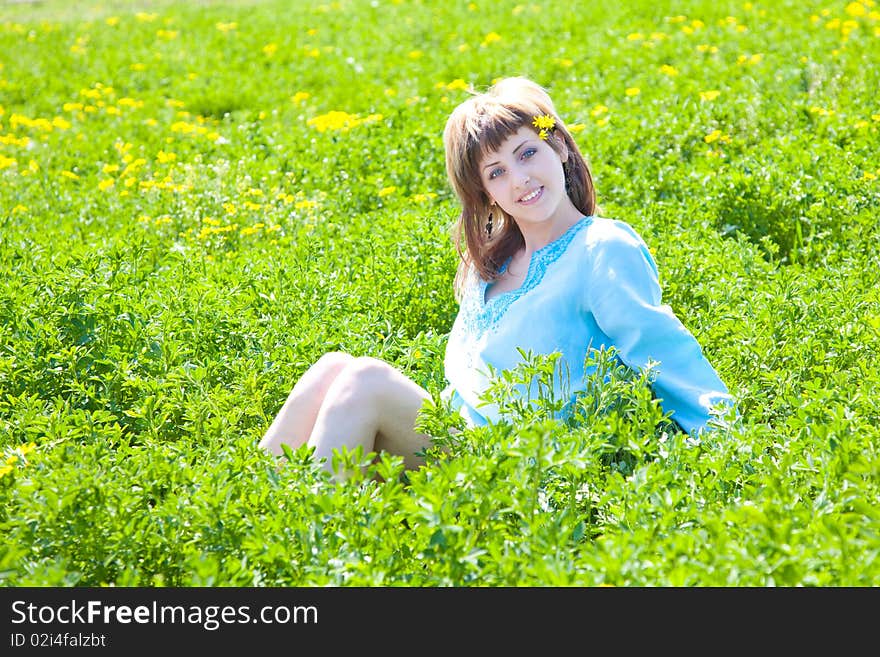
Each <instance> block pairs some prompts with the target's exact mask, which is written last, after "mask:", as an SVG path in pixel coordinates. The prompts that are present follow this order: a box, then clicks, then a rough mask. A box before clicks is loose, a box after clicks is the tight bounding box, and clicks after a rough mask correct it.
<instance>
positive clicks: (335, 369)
mask: <svg viewBox="0 0 880 657" xmlns="http://www.w3.org/2000/svg"><path fill="white" fill-rule="evenodd" d="M355 360H356V359H355V357H354V356H352V355H351V354H347V353H345V352H344V351H328V352H327V353H326V354H324V355H323V356H321V357H320V358H319V359H318V360H317V361H315V364H314V365H313V366H312V367H314V368H315V369H317V370H318V371H320V372H322V373H328V374H331V375H333V376H335V375H337V374H339V373H340V372H341V371H342V370H343V369H345V368H346V367H347V366H348V365H350V364H351V363H352V362H354V361H355Z"/></svg>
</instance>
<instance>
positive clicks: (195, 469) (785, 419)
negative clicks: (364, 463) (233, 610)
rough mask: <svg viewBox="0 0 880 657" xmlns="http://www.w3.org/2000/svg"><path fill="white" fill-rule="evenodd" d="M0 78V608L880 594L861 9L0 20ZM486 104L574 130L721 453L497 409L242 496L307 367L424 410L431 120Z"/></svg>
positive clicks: (441, 246)
mask: <svg viewBox="0 0 880 657" xmlns="http://www.w3.org/2000/svg"><path fill="white" fill-rule="evenodd" d="M491 35H497V37H500V38H496V37H495V36H491ZM0 53H2V54H0V327H2V333H0V336H2V337H0V340H2V341H0V447H2V459H3V460H2V465H0V468H2V469H0V472H2V473H3V474H2V476H0V502H2V506H0V527H2V534H3V540H2V541H0V578H2V582H3V584H4V585H6V586H26V585H37V586H43V585H62V586H80V585H95V586H97V585H107V584H116V585H140V586H154V585H173V586H196V585H205V584H213V585H231V586H241V585H258V586H262V585H267V586H268V585H282V586H295V585H325V584H330V585H394V586H467V585H486V586H497V585H579V586H582V585H586V586H590V585H599V584H610V585H617V586H642V585H646V586H663V585H673V586H679V585H681V586H802V585H803V586H866V585H868V586H870V585H876V584H877V583H878V581H880V476H878V475H880V455H878V444H880V433H878V431H880V429H878V427H880V402H878V395H877V391H878V390H880V375H878V373H877V369H876V364H877V363H878V362H880V358H878V351H880V333H878V332H880V293H878V290H880V285H878V283H880V275H878V271H880V257H878V250H877V248H876V245H877V243H878V239H880V230H878V220H877V217H878V212H880V161H878V159H877V153H878V152H880V136H878V131H880V103H878V101H877V94H876V90H877V89H878V88H880V80H878V76H880V66H878V64H880V7H878V6H876V5H874V3H872V2H869V1H868V0H864V1H863V2H853V3H846V2H822V3H820V2H813V1H812V0H810V1H807V2H802V1H798V2H795V1H794V0H791V1H780V2H766V3H753V4H749V3H743V2H723V1H722V2H717V1H716V2H705V1H697V0H694V1H691V2H677V3H669V2H655V1H653V0H652V1H645V2H628V3H599V4H598V5H597V4H596V3H549V2H540V3H528V2H524V3H516V2H506V1H504V0H501V1H499V2H493V3H491V4H490V3H483V2H476V3H472V4H471V5H470V6H469V3H466V2H428V1H424V2H404V1H399V2H376V3H370V2H367V1H363V0H358V1H349V2H345V1H339V2H326V3H324V4H313V3H311V2H270V1H265V2H259V1H250V2H240V3H221V2H210V3H173V2H149V3H147V2H144V3H133V2H132V3H129V2H122V1H113V2H110V1H108V2H89V3H77V8H76V10H74V9H71V6H70V3H66V2H57V1H51V2H50V1H47V2H41V3H8V2H5V3H0ZM506 75H527V76H529V77H532V78H534V79H535V80H537V81H539V82H540V83H541V84H543V85H545V86H546V87H547V88H548V89H549V90H550V92H551V95H552V96H553V97H554V99H555V101H556V104H557V109H558V110H559V112H560V113H561V115H562V117H563V118H564V119H565V121H566V123H567V124H569V125H576V126H582V128H580V129H579V131H578V132H576V133H575V136H576V138H577V140H578V142H579V144H580V145H581V147H582V149H583V151H584V153H585V154H586V156H587V158H588V160H589V161H590V163H591V166H592V169H593V172H594V176H595V181H596V185H597V190H598V196H599V203H600V205H601V206H602V208H603V212H604V214H605V215H606V216H611V217H615V218H619V219H623V220H625V221H628V222H629V223H631V224H632V225H633V226H634V227H635V228H636V229H637V230H638V231H639V232H640V233H641V234H642V235H643V236H644V237H645V239H646V240H647V241H648V243H649V244H650V245H651V247H652V248H653V249H654V250H655V252H656V259H657V261H658V264H659V266H660V270H661V283H662V285H663V288H664V294H665V298H666V301H667V302H668V303H670V304H671V305H672V307H673V309H674V310H675V312H676V313H678V315H679V316H680V317H681V318H682V320H683V321H684V323H685V324H686V325H687V326H688V327H689V328H690V329H691V330H692V331H693V332H694V334H695V335H696V336H697V338H698V339H699V341H700V343H701V344H702V345H703V347H704V351H705V352H706V354H707V356H708V357H709V359H710V360H711V361H712V363H713V364H714V365H715V366H716V368H717V369H718V371H719V373H720V374H721V376H722V378H723V379H724V380H725V381H726V382H727V383H728V385H729V387H730V389H731V391H732V392H733V393H734V394H735V395H736V397H737V399H738V400H739V406H740V412H741V414H742V417H741V420H740V422H738V423H732V424H731V423H728V424H726V425H725V426H724V427H723V428H722V429H721V430H719V431H718V432H717V433H716V434H714V435H713V436H712V437H710V438H707V439H704V440H703V441H701V442H698V441H693V440H687V439H685V438H684V437H683V436H682V435H681V434H677V433H674V432H670V431H669V430H668V425H667V424H666V422H665V420H664V418H663V416H662V413H661V412H660V411H659V409H658V408H657V406H656V404H655V403H654V402H653V401H652V400H651V397H650V394H649V391H648V389H647V387H646V383H645V380H644V377H642V376H639V373H627V372H618V371H609V377H610V382H609V383H608V384H607V385H606V386H594V387H593V388H592V390H593V391H594V394H593V396H592V397H589V398H587V399H585V400H584V401H583V402H582V406H581V420H580V421H579V422H577V423H573V424H572V425H561V424H559V423H558V422H554V421H552V420H550V419H548V416H549V413H546V412H543V413H542V412H541V409H540V408H539V410H538V412H535V413H528V414H527V413H524V412H521V411H520V410H517V408H516V404H515V403H513V400H510V399H509V398H508V397H507V396H506V392H505V391H506V384H505V382H504V380H501V381H499V384H498V386H497V388H496V389H495V390H494V392H493V394H494V395H496V397H497V399H499V400H501V401H503V402H505V403H506V404H507V405H508V406H509V407H510V409H511V412H510V417H509V421H508V422H506V423H504V424H502V425H500V426H498V427H496V428H494V429H492V430H487V429H474V430H467V431H465V432H464V433H463V434H461V436H459V437H458V438H453V437H452V435H451V434H450V428H451V427H453V426H456V425H457V424H458V421H457V418H456V417H455V416H454V415H453V414H450V413H449V412H448V409H444V408H443V407H442V405H437V406H436V407H434V408H429V409H426V412H425V414H424V417H423V423H424V428H425V430H426V431H429V432H431V434H432V435H433V436H434V437H435V438H436V441H437V443H438V445H439V446H442V447H444V448H445V450H446V451H441V450H437V451H436V453H435V452H432V453H430V454H428V459H427V465H426V466H425V467H424V468H422V469H421V470H419V471H417V472H413V473H410V474H408V475H406V476H404V475H402V464H401V462H400V459H397V458H389V457H387V456H386V457H385V458H384V459H382V460H381V462H380V463H379V464H378V465H376V466H373V468H372V469H371V471H370V472H369V473H368V476H367V477H366V478H364V479H353V480H350V481H348V482H346V483H344V484H342V483H340V484H337V483H331V482H330V481H329V480H328V479H327V478H326V477H325V476H324V475H323V474H321V473H320V471H319V470H318V469H317V468H316V467H315V466H314V464H312V463H311V462H310V460H309V458H308V454H307V452H306V451H305V450H301V451H299V452H296V453H294V454H291V458H290V459H289V460H288V461H285V462H284V463H283V466H282V467H280V468H276V463H275V462H274V460H273V459H272V458H270V457H268V456H266V455H265V454H263V453H261V452H260V451H259V450H258V449H257V442H258V441H259V439H260V437H261V436H262V433H263V432H264V431H265V429H266V428H267V427H268V424H269V422H270V421H271V418H272V417H273V415H274V414H275V413H276V412H277V410H278V409H279V408H280V405H281V403H282V401H283V400H284V398H285V397H286V395H287V393H288V392H289V390H290V388H291V386H292V385H293V383H294V382H295V381H296V379H297V378H298V377H299V376H300V375H301V374H302V373H303V372H304V371H305V369H306V368H307V367H308V366H309V365H310V364H311V363H312V362H314V361H315V360H316V359H317V358H318V357H319V356H320V355H321V354H322V353H324V352H326V351H328V350H337V349H339V350H345V351H349V352H351V353H354V354H357V355H371V356H376V357H379V358H384V359H386V360H388V361H390V362H392V363H394V364H395V365H397V366H398V367H400V368H401V369H402V370H403V371H405V372H406V373H407V374H409V375H410V376H411V377H413V378H414V379H415V380H416V381H418V382H419V383H421V384H422V385H424V386H426V387H427V388H428V389H429V390H431V391H432V392H434V393H436V392H438V391H439V390H440V389H441V388H442V386H443V371H442V359H443V350H444V347H445V337H446V335H447V333H448V331H449V329H450V327H451V324H452V320H453V318H454V317H455V313H456V310H457V308H456V305H455V302H454V299H453V297H452V290H451V287H452V278H453V274H454V268H455V265H456V255H455V252H454V248H453V246H452V243H451V241H450V236H449V228H450V226H451V224H452V221H453V220H454V218H455V215H456V210H457V208H456V203H455V199H454V197H453V196H452V194H451V192H450V190H449V188H448V185H447V183H446V179H445V171H444V168H443V152H442V140H441V133H442V128H443V124H444V122H445V119H446V116H447V115H448V113H449V112H450V111H451V109H452V108H453V107H454V105H455V104H456V103H457V102H459V101H460V100H462V99H464V98H465V97H466V94H465V92H464V91H462V89H461V87H462V86H463V85H464V84H471V85H474V86H476V87H479V88H483V87H486V86H487V85H489V84H490V83H491V81H492V80H493V79H494V78H497V77H503V76H506ZM457 81H461V82H457ZM635 89H638V93H636V92H635V91H633V90H635ZM627 90H631V91H629V92H627ZM706 92H718V93H717V94H714V93H709V94H707V93H706ZM330 112H345V113H347V114H348V115H351V116H350V117H349V119H350V125H349V128H348V129H335V128H332V127H331V128H328V129H326V130H324V131H321V130H320V129H319V127H321V125H322V124H321V123H320V121H319V122H318V123H315V122H311V123H310V120H311V119H315V118H316V117H326V116H327V115H328V114H329V113H330ZM325 120H327V119H326V118H325ZM352 124H353V125H352ZM605 365H607V363H605ZM542 367H543V364H542V362H541V359H536V361H535V362H533V363H530V364H528V365H527V366H525V367H524V369H523V371H521V372H513V373H509V375H508V379H507V380H508V383H509V381H510V380H516V377H517V376H528V375H530V373H531V372H535V371H540V369H541V368H542ZM545 410H546V409H545ZM347 458H349V459H352V460H364V459H365V458H366V455H363V454H350V455H347ZM371 474H375V475H377V476H376V477H373V478H371V477H370V475H371Z"/></svg>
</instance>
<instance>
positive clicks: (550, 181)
mask: <svg viewBox="0 0 880 657" xmlns="http://www.w3.org/2000/svg"><path fill="white" fill-rule="evenodd" d="M565 158H567V153H564V154H563V156H560V154H559V153H557V152H556V151H555V150H553V148H552V147H551V146H550V144H548V143H547V142H546V141H545V140H543V139H541V138H540V137H538V135H537V133H536V132H535V131H534V130H532V129H531V128H530V127H529V126H525V125H524V126H522V127H521V128H520V129H519V130H517V131H516V132H515V133H513V134H512V135H511V136H510V137H508V138H507V139H506V140H505V141H504V143H502V144H501V146H500V147H499V148H498V150H497V151H492V152H490V153H487V154H486V156H485V157H483V158H482V160H481V161H480V178H481V180H482V182H483V187H484V189H485V190H486V193H487V194H488V195H489V198H490V200H491V201H494V202H495V203H496V204H497V205H498V206H499V207H500V208H501V209H502V210H504V211H505V212H506V213H507V214H509V215H510V216H511V217H513V219H514V220H515V221H516V222H517V224H519V226H520V229H522V228H523V227H524V226H525V225H526V224H529V223H541V222H545V221H552V220H554V219H556V218H559V217H560V213H561V212H562V211H567V210H568V209H569V208H570V207H573V206H572V204H571V201H570V200H569V198H568V195H567V194H566V191H565V172H564V171H563V169H562V163H563V162H564V161H565Z"/></svg>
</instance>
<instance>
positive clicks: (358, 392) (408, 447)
mask: <svg viewBox="0 0 880 657" xmlns="http://www.w3.org/2000/svg"><path fill="white" fill-rule="evenodd" d="M429 397H430V394H429V393H428V391H426V390H425V389H424V388H422V387H421V386H419V385H418V384H416V383H415V382H413V381H412V380H410V379H409V378H407V377H406V376H405V375H404V374H403V373H401V372H400V371H398V370H397V369H395V368H394V367H392V366H391V365H389V364H388V363H386V362H384V361H381V360H378V359H376V358H368V357H364V358H356V359H354V360H353V361H352V362H350V363H348V364H346V365H345V367H344V368H343V369H342V371H341V372H340V373H339V374H338V375H337V376H336V378H335V379H333V382H332V383H331V384H330V387H329V388H328V390H327V392H326V395H325V397H324V402H323V404H322V405H321V409H320V411H318V416H317V418H316V419H315V423H314V428H313V429H312V435H311V437H310V438H309V445H311V446H313V447H314V448H315V453H314V457H315V458H316V459H326V460H325V461H324V467H325V468H326V469H327V470H332V460H333V450H334V449H338V448H340V447H341V446H343V445H345V446H346V447H347V448H348V449H350V450H351V449H354V448H355V447H357V446H358V445H361V446H363V449H364V453H368V452H378V451H386V452H390V453H392V454H396V455H399V456H402V457H403V462H404V466H405V467H406V468H410V469H412V468H417V467H418V466H420V465H422V463H424V459H423V458H422V457H419V456H416V452H420V451H422V450H424V449H425V448H427V447H428V446H429V445H430V443H431V441H430V437H428V436H426V435H424V434H420V433H418V432H417V431H416V429H415V423H416V419H417V417H418V414H419V411H420V410H421V408H422V403H423V401H424V400H425V399H427V398H429Z"/></svg>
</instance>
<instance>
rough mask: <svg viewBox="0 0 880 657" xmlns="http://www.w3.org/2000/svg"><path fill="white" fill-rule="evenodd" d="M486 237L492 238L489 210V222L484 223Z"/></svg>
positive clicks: (490, 212) (490, 213)
mask: <svg viewBox="0 0 880 657" xmlns="http://www.w3.org/2000/svg"><path fill="white" fill-rule="evenodd" d="M486 236H487V237H492V211H491V210H489V221H487V222H486Z"/></svg>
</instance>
